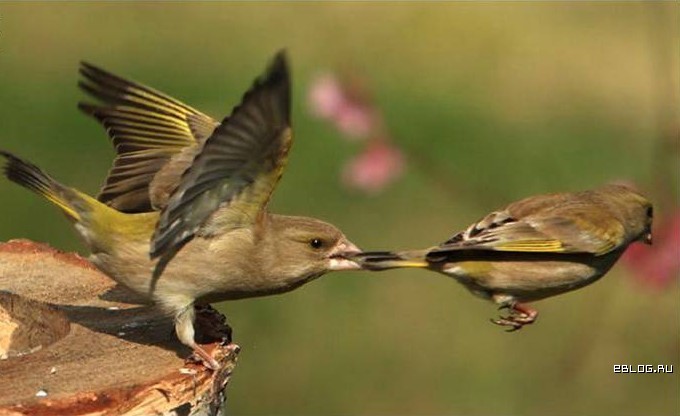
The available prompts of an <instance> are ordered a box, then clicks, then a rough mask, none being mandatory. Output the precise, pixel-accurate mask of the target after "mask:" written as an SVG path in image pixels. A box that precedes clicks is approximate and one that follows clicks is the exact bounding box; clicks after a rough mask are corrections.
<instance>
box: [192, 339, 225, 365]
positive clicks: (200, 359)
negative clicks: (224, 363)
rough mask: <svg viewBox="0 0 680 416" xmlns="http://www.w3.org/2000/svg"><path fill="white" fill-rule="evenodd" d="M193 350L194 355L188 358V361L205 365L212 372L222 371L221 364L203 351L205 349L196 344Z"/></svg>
mask: <svg viewBox="0 0 680 416" xmlns="http://www.w3.org/2000/svg"><path fill="white" fill-rule="evenodd" d="M192 348H193V353H192V354H191V355H190V356H189V357H188V358H187V361H189V362H195V363H200V364H203V365H204V366H205V367H206V368H207V369H208V370H212V371H217V370H219V369H220V363H218V362H217V360H215V359H214V358H213V357H212V355H210V353H208V351H206V350H205V349H203V347H201V346H200V345H198V344H195V345H194V346H193V347H192Z"/></svg>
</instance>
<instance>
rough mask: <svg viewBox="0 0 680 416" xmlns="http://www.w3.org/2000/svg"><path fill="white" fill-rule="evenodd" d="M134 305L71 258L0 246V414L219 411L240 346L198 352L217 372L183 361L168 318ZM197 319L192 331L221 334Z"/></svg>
mask: <svg viewBox="0 0 680 416" xmlns="http://www.w3.org/2000/svg"><path fill="white" fill-rule="evenodd" d="M139 301H140V299H135V297H134V296H133V295H131V293H129V292H128V291H127V290H125V289H123V288H120V287H118V286H116V284H115V282H113V281H112V280H110V279H109V278H107V277H106V276H105V275H104V274H102V273H101V272H99V271H98V270H97V269H96V268H95V267H94V266H92V265H91V264H90V263H89V262H88V261H87V260H85V259H83V258H81V257H80V256H78V255H77V254H73V253H63V252H59V251H57V250H55V249H53V248H50V247H48V246H47V245H44V244H39V243H34V242H31V241H28V240H11V241H9V242H7V243H0V415H60V416H61V415H155V414H183V415H203V414H215V413H217V412H218V411H219V409H220V407H221V406H222V404H223V392H224V389H225V388H226V385H227V383H228V382H229V378H230V375H231V372H232V371H233V369H234V367H235V365H236V358H237V355H238V351H239V348H238V346H236V345H235V344H228V345H222V344H221V343H220V342H213V343H211V344H208V345H206V346H204V347H205V348H206V349H207V350H208V351H209V352H210V353H211V354H212V355H213V357H215V359H216V360H217V361H218V362H219V363H220V364H221V369H220V370H219V371H216V372H213V371H210V370H208V369H206V368H205V367H203V366H202V365H201V364H198V363H195V362H190V361H186V360H185V359H184V357H187V356H188V355H189V354H190V350H189V349H188V348H186V347H184V346H183V345H182V344H181V343H179V341H177V339H176V336H175V333H174V326H173V323H172V319H171V317H168V316H166V315H165V314H163V313H162V312H161V311H160V310H159V309H157V308H154V307H153V306H150V305H140V303H139ZM198 313H199V317H198V319H197V327H198V332H199V333H204V334H205V333H218V334H223V333H225V331H227V330H228V327H226V324H225V323H224V318H223V317H222V316H221V315H219V314H218V313H217V312H216V311H214V310H212V309H211V308H210V309H205V308H203V309H202V310H201V311H198Z"/></svg>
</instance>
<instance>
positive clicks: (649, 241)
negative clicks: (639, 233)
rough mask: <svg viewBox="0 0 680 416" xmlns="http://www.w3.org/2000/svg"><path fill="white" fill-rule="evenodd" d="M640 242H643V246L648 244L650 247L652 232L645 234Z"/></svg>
mask: <svg viewBox="0 0 680 416" xmlns="http://www.w3.org/2000/svg"><path fill="white" fill-rule="evenodd" d="M642 242H644V243H645V244H649V245H650V246H651V245H652V232H651V231H650V232H648V233H647V234H645V236H644V238H643V240H642Z"/></svg>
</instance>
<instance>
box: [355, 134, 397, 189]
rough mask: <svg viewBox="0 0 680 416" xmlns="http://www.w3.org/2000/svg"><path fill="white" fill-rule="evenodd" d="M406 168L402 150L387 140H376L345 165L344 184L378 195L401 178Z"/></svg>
mask: <svg viewBox="0 0 680 416" xmlns="http://www.w3.org/2000/svg"><path fill="white" fill-rule="evenodd" d="M404 166H405V164H404V156H403V154H402V152H401V150H399V149H398V148H397V147H395V146H393V145H392V144H390V143H389V142H387V141H385V140H375V141H372V142H370V143H369V144H368V145H367V146H366V148H365V149H364V151H363V152H362V153H359V154H358V155H356V156H355V157H354V158H353V159H351V160H349V162H348V163H347V164H346V165H345V168H344V171H343V183H344V185H345V186H347V187H348V188H353V189H358V190H360V191H364V192H367V193H370V194H376V193H378V192H380V191H381V190H383V189H384V188H385V187H386V186H388V185H389V184H390V183H391V182H392V181H394V180H395V179H397V178H398V177H399V176H401V174H402V173H403V172H404Z"/></svg>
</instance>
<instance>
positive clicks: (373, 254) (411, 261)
mask: <svg viewBox="0 0 680 416" xmlns="http://www.w3.org/2000/svg"><path fill="white" fill-rule="evenodd" d="M428 251H429V249H428V250H411V251H366V252H363V253H359V254H356V255H354V256H352V260H354V261H356V262H357V263H359V264H360V265H361V267H362V268H363V269H365V270H374V271H378V270H388V269H398V268H426V267H428V266H429V263H428V262H427V260H426V259H425V256H426V255H427V252H428Z"/></svg>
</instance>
